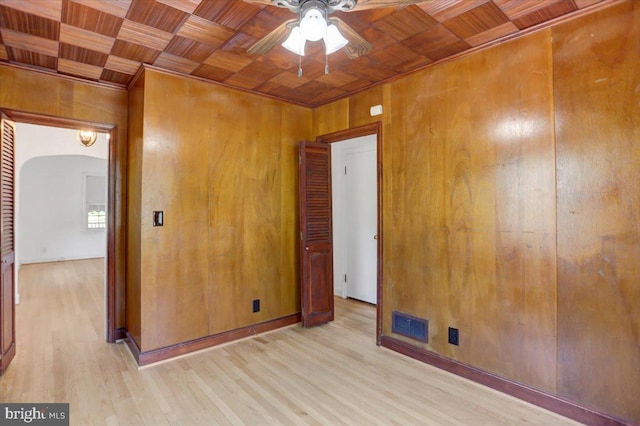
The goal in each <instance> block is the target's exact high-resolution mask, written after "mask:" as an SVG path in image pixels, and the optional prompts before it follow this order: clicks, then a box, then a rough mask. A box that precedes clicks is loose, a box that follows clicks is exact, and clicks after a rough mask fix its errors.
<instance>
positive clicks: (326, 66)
mask: <svg viewBox="0 0 640 426" xmlns="http://www.w3.org/2000/svg"><path fill="white" fill-rule="evenodd" d="M324 20H325V22H326V23H327V26H326V27H325V28H324V74H325V75H327V74H329V54H328V53H327V40H328V39H329V34H328V33H329V11H328V10H327V9H325V10H324Z"/></svg>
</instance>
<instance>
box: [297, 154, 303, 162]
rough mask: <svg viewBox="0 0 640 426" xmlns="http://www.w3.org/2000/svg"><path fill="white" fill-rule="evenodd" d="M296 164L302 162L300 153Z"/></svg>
mask: <svg viewBox="0 0 640 426" xmlns="http://www.w3.org/2000/svg"><path fill="white" fill-rule="evenodd" d="M298 164H302V155H298Z"/></svg>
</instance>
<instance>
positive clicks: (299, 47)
mask: <svg viewBox="0 0 640 426" xmlns="http://www.w3.org/2000/svg"><path fill="white" fill-rule="evenodd" d="M306 42H307V40H306V39H305V38H304V37H303V35H302V32H301V31H300V27H298V26H295V27H293V29H292V30H291V33H290V34H289V37H287V39H286V40H285V41H284V43H282V47H284V48H285V49H287V50H288V51H290V52H293V53H295V54H296V55H300V56H304V45H305V43H306Z"/></svg>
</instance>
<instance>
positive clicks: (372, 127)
mask: <svg viewBox="0 0 640 426" xmlns="http://www.w3.org/2000/svg"><path fill="white" fill-rule="evenodd" d="M369 135H375V136H376V157H377V160H376V175H377V177H378V179H377V180H378V182H377V184H378V264H377V276H378V278H377V291H376V293H377V297H378V303H377V305H376V344H377V345H378V346H380V343H381V337H382V302H383V300H382V264H383V263H382V255H383V249H382V247H383V243H382V242H383V238H384V236H383V233H382V176H383V174H382V122H381V121H376V122H374V123H370V124H365V125H363V126H358V127H353V128H350V129H345V130H339V131H337V132H332V133H327V134H326V135H320V136H318V137H316V142H320V143H327V144H330V143H335V142H342V141H344V140H347V139H354V138H358V137H361V136H369Z"/></svg>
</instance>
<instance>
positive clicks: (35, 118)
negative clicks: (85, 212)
mask: <svg viewBox="0 0 640 426" xmlns="http://www.w3.org/2000/svg"><path fill="white" fill-rule="evenodd" d="M2 112H3V113H4V114H5V115H7V116H8V117H9V119H10V120H12V121H14V122H16V123H24V124H36V125H39V126H50V127H62V128H66V129H80V128H82V129H91V130H95V131H97V132H103V133H108V134H109V158H108V159H107V268H106V269H107V291H106V293H107V295H106V296H107V318H106V329H107V336H106V340H107V342H109V343H114V342H115V341H116V339H118V338H120V337H121V336H119V334H121V333H118V330H116V263H115V260H116V252H115V250H116V222H115V219H116V217H115V215H116V211H117V209H116V200H117V198H116V192H117V191H116V189H117V188H116V171H117V169H116V163H117V160H118V159H117V155H118V154H117V152H118V150H117V149H116V146H117V143H118V140H117V133H118V132H117V129H118V126H117V125H115V124H105V123H95V122H89V121H82V120H75V119H70V118H62V117H55V116H50V115H44V114H36V113H31V112H25V111H17V110H11V109H2ZM16 139H17V137H16ZM15 173H18V170H16V171H15ZM14 232H15V231H14Z"/></svg>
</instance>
